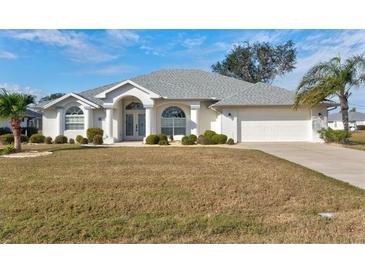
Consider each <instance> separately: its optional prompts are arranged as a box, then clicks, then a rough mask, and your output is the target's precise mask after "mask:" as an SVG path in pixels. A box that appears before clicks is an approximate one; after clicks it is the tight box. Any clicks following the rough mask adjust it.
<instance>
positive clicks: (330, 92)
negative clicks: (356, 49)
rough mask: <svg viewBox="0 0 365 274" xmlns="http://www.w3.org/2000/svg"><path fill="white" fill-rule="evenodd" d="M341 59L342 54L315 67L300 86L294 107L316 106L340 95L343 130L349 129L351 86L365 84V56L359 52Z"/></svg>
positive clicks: (305, 76)
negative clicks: (343, 60)
mask: <svg viewBox="0 0 365 274" xmlns="http://www.w3.org/2000/svg"><path fill="white" fill-rule="evenodd" d="M341 61H342V60H341V57H334V58H332V59H331V60H329V61H327V62H323V63H319V64H317V65H315V66H314V67H312V68H311V69H310V70H309V71H308V72H307V73H306V74H305V75H304V77H303V79H302V80H301V82H300V83H299V85H298V88H297V95H296V101H295V107H298V106H299V105H300V104H304V105H309V106H311V107H313V106H315V105H317V104H318V103H320V102H322V101H323V100H324V99H326V98H328V97H334V96H338V99H339V101H340V106H341V113H342V121H343V125H344V129H345V130H346V131H348V130H349V112H348V110H349V104H348V99H349V97H350V96H351V92H350V89H351V88H352V87H360V86H361V85H363V84H364V83H365V58H364V55H357V56H353V57H351V58H348V59H346V60H345V62H344V63H342V62H341Z"/></svg>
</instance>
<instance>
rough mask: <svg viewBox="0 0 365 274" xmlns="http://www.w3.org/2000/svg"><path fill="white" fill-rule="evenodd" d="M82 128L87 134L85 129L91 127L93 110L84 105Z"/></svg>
mask: <svg viewBox="0 0 365 274" xmlns="http://www.w3.org/2000/svg"><path fill="white" fill-rule="evenodd" d="M84 125H85V127H84V129H85V133H84V134H85V136H87V129H88V128H92V127H93V110H92V109H91V108H90V107H84Z"/></svg>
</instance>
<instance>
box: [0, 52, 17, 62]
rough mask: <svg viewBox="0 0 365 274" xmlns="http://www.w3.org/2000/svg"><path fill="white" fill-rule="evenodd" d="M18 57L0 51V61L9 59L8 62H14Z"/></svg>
mask: <svg viewBox="0 0 365 274" xmlns="http://www.w3.org/2000/svg"><path fill="white" fill-rule="evenodd" d="M17 58H18V56H17V55H16V54H14V53H12V52H9V51H5V50H4V51H0V59H9V60H14V59H17Z"/></svg>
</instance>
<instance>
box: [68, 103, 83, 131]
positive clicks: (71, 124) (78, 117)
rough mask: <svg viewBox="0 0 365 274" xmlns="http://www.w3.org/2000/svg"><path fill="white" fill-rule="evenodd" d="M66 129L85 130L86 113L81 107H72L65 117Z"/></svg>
mask: <svg viewBox="0 0 365 274" xmlns="http://www.w3.org/2000/svg"><path fill="white" fill-rule="evenodd" d="M65 129H66V130H73V129H84V112H83V111H82V110H81V108H79V107H70V108H69V109H67V111H66V115H65Z"/></svg>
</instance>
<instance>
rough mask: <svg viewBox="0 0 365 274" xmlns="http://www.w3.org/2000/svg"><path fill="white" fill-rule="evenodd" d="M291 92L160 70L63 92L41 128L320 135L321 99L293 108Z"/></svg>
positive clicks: (112, 138)
mask: <svg viewBox="0 0 365 274" xmlns="http://www.w3.org/2000/svg"><path fill="white" fill-rule="evenodd" d="M294 98H295V93H294V92H291V91H288V90H285V89H282V88H279V87H275V86H270V85H267V84H263V83H257V84H252V83H248V82H245V81H241V80H238V79H234V78H230V77H226V76H222V75H219V74H215V73H210V72H205V71H200V70H190V69H171V70H160V71H156V72H152V73H149V74H146V75H142V76H138V77H135V78H132V79H129V80H125V81H121V82H116V83H112V84H109V85H106V86H102V87H98V88H95V89H91V90H87V91H83V92H80V93H69V94H67V95H65V96H63V97H61V98H58V99H55V100H53V101H50V102H43V103H41V104H39V105H38V108H39V109H41V110H42V112H43V134H44V135H46V136H51V137H52V138H54V137H55V136H57V135H65V136H67V137H69V138H71V137H72V138H75V137H76V136H77V135H79V134H80V135H83V136H86V130H87V129H88V128H91V127H98V128H102V129H103V130H104V142H105V143H114V142H119V141H124V140H143V138H144V137H146V136H148V135H149V134H152V133H155V134H159V133H161V132H162V133H165V134H167V135H173V136H174V138H175V139H180V138H181V137H182V136H184V135H189V134H195V135H199V134H202V133H204V131H205V130H208V129H209V130H214V131H216V132H217V133H222V134H226V135H227V136H228V137H230V138H233V139H234V140H235V141H238V142H245V141H270V142H271V141H309V142H319V141H321V140H320V138H319V136H318V133H317V131H318V130H319V129H320V128H322V127H327V108H328V107H329V106H334V105H336V104H335V103H333V102H330V101H326V102H324V103H322V104H320V105H318V106H317V107H315V108H313V109H309V108H299V109H298V110H294V109H293V108H292V105H293V103H294Z"/></svg>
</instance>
